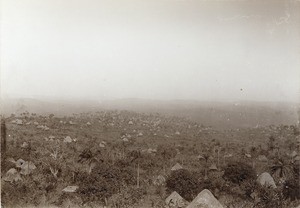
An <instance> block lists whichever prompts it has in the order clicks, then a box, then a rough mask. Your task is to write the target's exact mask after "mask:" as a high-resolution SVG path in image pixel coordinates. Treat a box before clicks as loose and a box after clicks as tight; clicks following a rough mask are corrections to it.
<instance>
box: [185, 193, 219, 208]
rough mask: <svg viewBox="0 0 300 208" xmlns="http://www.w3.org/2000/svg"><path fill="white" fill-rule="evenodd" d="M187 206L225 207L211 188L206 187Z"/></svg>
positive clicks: (204, 207)
mask: <svg viewBox="0 0 300 208" xmlns="http://www.w3.org/2000/svg"><path fill="white" fill-rule="evenodd" d="M186 208H223V206H222V204H221V203H220V202H219V201H218V200H217V199H216V198H215V197H214V195H213V194H212V193H211V192H210V191H209V190H207V189H204V190H203V191H201V192H200V193H199V194H198V196H197V197H196V198H195V199H194V200H193V201H192V202H191V203H190V204H189V205H188V206H187V207H186Z"/></svg>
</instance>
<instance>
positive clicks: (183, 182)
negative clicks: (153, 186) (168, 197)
mask: <svg viewBox="0 0 300 208" xmlns="http://www.w3.org/2000/svg"><path fill="white" fill-rule="evenodd" d="M166 186H167V192H168V193H171V192H172V191H176V192H177V193H179V194H180V195H181V196H182V197H183V198H184V199H186V200H187V201H191V200H193V199H194V198H195V196H196V195H197V194H198V192H199V191H200V190H199V189H200V187H199V184H198V180H197V178H196V177H195V176H194V175H193V174H191V173H190V172H189V171H188V170H185V169H181V170H176V171H173V172H172V173H171V175H170V177H168V178H167V181H166Z"/></svg>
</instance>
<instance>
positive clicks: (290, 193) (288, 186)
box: [283, 178, 300, 201]
mask: <svg viewBox="0 0 300 208" xmlns="http://www.w3.org/2000/svg"><path fill="white" fill-rule="evenodd" d="M283 195H284V197H285V198H290V199H291V200H292V201H294V200H296V199H300V181H299V178H296V179H290V180H288V181H286V182H285V183H284V187H283Z"/></svg>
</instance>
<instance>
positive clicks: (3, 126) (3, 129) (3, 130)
mask: <svg viewBox="0 0 300 208" xmlns="http://www.w3.org/2000/svg"><path fill="white" fill-rule="evenodd" d="M5 152H6V124H5V121H4V119H2V118H1V153H2V154H1V156H2V159H3V155H4V154H5Z"/></svg>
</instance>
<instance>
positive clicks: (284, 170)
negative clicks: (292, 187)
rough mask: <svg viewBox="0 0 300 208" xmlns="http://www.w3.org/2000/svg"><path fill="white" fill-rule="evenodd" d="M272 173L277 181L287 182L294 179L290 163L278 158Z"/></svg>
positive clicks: (272, 167)
mask: <svg viewBox="0 0 300 208" xmlns="http://www.w3.org/2000/svg"><path fill="white" fill-rule="evenodd" d="M271 173H272V175H273V176H274V177H275V178H277V179H282V180H287V179H290V178H292V177H293V169H292V166H291V164H290V163H289V162H287V161H286V160H284V159H283V158H277V159H276V160H275V162H274V164H273V165H272V166H271Z"/></svg>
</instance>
